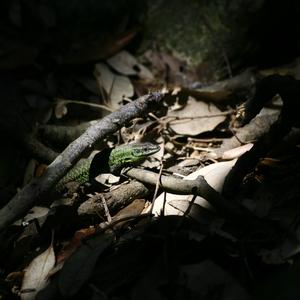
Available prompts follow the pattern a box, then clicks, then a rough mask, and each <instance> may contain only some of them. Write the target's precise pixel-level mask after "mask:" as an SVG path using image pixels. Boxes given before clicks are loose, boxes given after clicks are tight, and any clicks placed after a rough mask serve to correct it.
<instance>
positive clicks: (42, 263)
mask: <svg viewBox="0 0 300 300" xmlns="http://www.w3.org/2000/svg"><path fill="white" fill-rule="evenodd" d="M54 265H55V254H54V250H53V247H52V244H51V246H50V247H49V248H48V249H47V250H46V251H44V252H43V253H42V254H40V255H39V256H37V257H36V258H34V259H33V261H32V262H31V263H30V265H29V266H28V267H27V268H26V269H25V274H24V277H23V282H22V288H21V299H22V300H33V299H35V296H36V294H37V293H38V291H40V290H41V289H43V288H44V287H45V286H46V285H47V283H48V274H49V272H50V271H51V269H52V268H53V267H54Z"/></svg>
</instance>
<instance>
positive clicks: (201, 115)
mask: <svg viewBox="0 0 300 300" xmlns="http://www.w3.org/2000/svg"><path fill="white" fill-rule="evenodd" d="M220 113H222V112H221V111H220V110H219V109H218V108H217V107H216V106H215V105H214V104H212V103H210V104H207V103H205V102H200V101H196V100H195V99H194V98H192V97H189V100H188V102H187V105H186V106H185V107H184V108H183V109H181V110H177V111H173V112H172V116H174V117H178V118H184V119H183V120H176V121H174V122H171V123H170V127H171V128H172V129H173V130H174V131H175V132H176V133H178V134H182V135H189V136H194V135H198V134H200V133H203V132H206V131H211V130H213V129H214V128H215V127H216V126H217V125H219V124H220V123H221V122H223V121H224V120H225V118H226V117H225V116H222V115H221V116H214V115H217V114H220ZM189 118H191V119H189Z"/></svg>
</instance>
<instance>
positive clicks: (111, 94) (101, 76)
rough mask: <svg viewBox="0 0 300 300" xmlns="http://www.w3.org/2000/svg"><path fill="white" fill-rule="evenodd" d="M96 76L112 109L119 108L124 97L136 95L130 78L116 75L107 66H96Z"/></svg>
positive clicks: (99, 64)
mask: <svg viewBox="0 0 300 300" xmlns="http://www.w3.org/2000/svg"><path fill="white" fill-rule="evenodd" d="M94 75H95V77H96V80H97V82H98V85H99V88H100V89H102V90H104V92H105V93H106V95H107V96H108V99H107V101H108V103H109V104H110V106H111V107H112V109H118V108H119V102H121V101H122V99H123V97H132V96H133V95H134V89H133V85H132V84H131V82H130V80H129V79H128V77H126V76H122V75H116V74H114V73H113V72H112V71H111V70H110V69H109V68H108V67H107V66H106V65H105V64H102V63H98V64H96V65H95V72H94Z"/></svg>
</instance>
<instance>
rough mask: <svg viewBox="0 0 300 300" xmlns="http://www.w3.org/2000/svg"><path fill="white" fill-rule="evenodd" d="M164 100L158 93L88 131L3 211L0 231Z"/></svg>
mask: <svg viewBox="0 0 300 300" xmlns="http://www.w3.org/2000/svg"><path fill="white" fill-rule="evenodd" d="M163 96H164V95H163V94H162V93H159V92H157V93H152V94H149V95H146V96H143V97H141V98H139V99H137V100H136V101H133V102H131V103H128V104H127V105H124V106H123V107H122V108H121V109H119V110H118V111H116V112H113V113H111V114H109V115H108V116H106V117H105V118H103V119H102V120H100V121H99V122H97V123H96V124H95V125H93V126H91V127H89V128H88V129H87V130H86V131H85V132H84V133H83V134H82V135H81V136H80V137H79V138H78V139H77V140H75V141H74V142H72V143H71V144H70V145H69V146H68V147H67V148H66V149H65V150H64V151H63V152H62V153H61V154H60V155H59V156H57V158H56V159H55V160H54V161H53V162H52V163H51V164H50V165H49V167H48V168H47V170H46V172H45V173H44V174H43V176H42V177H40V178H35V179H33V180H32V181H31V182H30V183H29V184H28V185H26V186H25V187H24V188H23V189H22V190H21V191H20V192H19V193H18V194H16V195H15V196H14V197H13V198H12V199H11V200H10V202H9V203H8V204H7V205H6V206H4V207H3V208H2V209H1V210H0V231H2V230H3V229H5V227H6V226H7V225H9V224H11V223H12V222H14V221H15V220H16V219H18V218H19V217H21V216H24V215H25V214H26V213H27V212H28V210H29V209H30V208H31V207H32V206H33V205H35V203H37V202H38V201H40V200H41V199H43V197H45V195H46V194H47V192H48V191H49V190H51V188H52V187H53V186H54V185H55V184H56V183H57V182H58V181H59V179H60V178H62V177H63V176H64V175H65V174H66V173H67V172H68V171H69V170H70V169H71V168H72V166H73V165H74V164H75V163H76V162H77V161H78V160H79V158H80V157H81V156H82V154H83V153H84V152H85V151H86V150H87V149H90V148H91V147H93V146H94V145H95V143H96V142H97V141H99V140H102V139H104V138H106V137H107V136H108V135H110V134H113V133H114V132H116V131H117V130H118V129H120V128H121V127H122V126H124V125H125V124H126V123H128V122H129V121H130V120H131V119H133V118H136V117H139V116H141V115H145V114H146V113H148V112H149V111H151V110H153V109H155V107H157V105H158V104H160V103H161V100H162V98H163Z"/></svg>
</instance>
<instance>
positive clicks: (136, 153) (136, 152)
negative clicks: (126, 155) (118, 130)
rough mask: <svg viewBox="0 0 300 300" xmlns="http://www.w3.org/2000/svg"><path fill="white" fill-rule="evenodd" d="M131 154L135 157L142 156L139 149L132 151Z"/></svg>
mask: <svg viewBox="0 0 300 300" xmlns="http://www.w3.org/2000/svg"><path fill="white" fill-rule="evenodd" d="M133 154H134V155H135V156H140V155H141V154H142V151H141V149H134V151H133Z"/></svg>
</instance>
